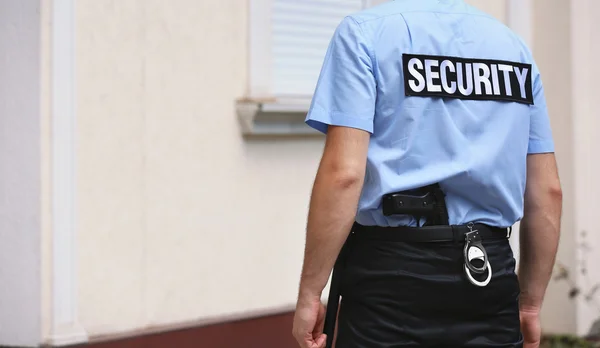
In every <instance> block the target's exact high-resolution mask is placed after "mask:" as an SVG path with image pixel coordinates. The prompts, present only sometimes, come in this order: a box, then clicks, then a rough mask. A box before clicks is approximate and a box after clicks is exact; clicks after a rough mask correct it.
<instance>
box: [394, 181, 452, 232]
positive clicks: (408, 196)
mask: <svg viewBox="0 0 600 348" xmlns="http://www.w3.org/2000/svg"><path fill="white" fill-rule="evenodd" d="M382 208H383V215H385V216H390V215H411V216H413V217H414V218H415V219H416V220H417V221H420V220H421V218H426V220H427V222H426V224H425V226H434V225H448V224H449V222H448V210H447V209H446V201H445V195H444V192H443V191H442V189H441V188H440V185H438V184H434V185H429V186H426V187H423V188H419V189H415V190H409V191H401V192H394V193H388V194H386V195H384V196H383V200H382Z"/></svg>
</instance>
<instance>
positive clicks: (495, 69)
mask: <svg viewBox="0 0 600 348" xmlns="http://www.w3.org/2000/svg"><path fill="white" fill-rule="evenodd" d="M492 85H493V86H494V95H500V80H499V79H498V66H497V65H496V64H492Z"/></svg>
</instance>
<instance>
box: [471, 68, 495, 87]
mask: <svg viewBox="0 0 600 348" xmlns="http://www.w3.org/2000/svg"><path fill="white" fill-rule="evenodd" d="M473 75H474V78H475V94H477V95H481V94H482V91H481V84H482V83H483V85H484V86H485V94H487V95H489V94H492V84H491V83H490V68H489V67H488V66H487V65H486V64H484V63H473Z"/></svg>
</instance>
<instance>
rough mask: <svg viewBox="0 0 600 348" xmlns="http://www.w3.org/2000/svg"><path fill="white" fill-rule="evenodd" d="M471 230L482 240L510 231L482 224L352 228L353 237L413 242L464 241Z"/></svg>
mask: <svg viewBox="0 0 600 348" xmlns="http://www.w3.org/2000/svg"><path fill="white" fill-rule="evenodd" d="M471 230H477V231H478V233H479V236H480V237H481V239H483V240H486V239H507V238H509V237H510V233H511V228H510V227H508V228H500V227H492V226H488V225H484V224H473V225H472V226H470V227H468V226H466V225H455V226H425V227H408V226H399V227H382V226H363V225H360V224H358V223H355V224H354V227H353V228H352V232H353V235H354V236H353V238H361V239H362V238H365V239H373V240H384V241H392V242H393V241H395V242H414V243H439V242H464V241H465V236H466V235H467V233H469V232H470V231H471Z"/></svg>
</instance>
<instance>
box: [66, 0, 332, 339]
mask: <svg viewBox="0 0 600 348" xmlns="http://www.w3.org/2000/svg"><path fill="white" fill-rule="evenodd" d="M77 5H78V8H77V44H76V46H77V86H78V99H77V101H78V102H77V119H78V130H77V132H78V134H77V137H78V153H77V162H78V167H77V170H78V186H77V192H78V195H77V201H78V239H79V241H80V242H79V247H78V267H79V296H80V298H79V312H80V320H81V322H82V324H83V325H84V327H85V328H86V330H88V333H89V334H90V335H91V336H94V335H99V334H106V333H111V334H114V333H118V332H123V331H129V330H134V329H141V328H149V327H156V326H162V325H166V324H178V323H185V322H191V321H196V320H203V319H211V318H219V317H223V316H229V315H237V314H243V313H244V312H246V311H254V310H269V309H277V308H280V307H282V306H283V307H290V306H291V305H292V304H293V303H294V300H295V296H296V286H297V279H298V275H299V266H300V263H301V257H302V255H301V254H302V245H303V240H304V229H303V226H304V224H305V217H306V212H307V205H308V194H309V192H310V188H311V184H312V179H313V177H314V174H315V171H316V166H317V164H318V160H319V155H320V151H321V148H322V138H317V139H312V140H311V139H271V140H244V139H242V137H241V136H240V131H239V127H238V123H237V118H236V114H235V100H236V99H237V98H239V97H242V96H244V94H245V91H246V84H247V81H246V79H247V71H246V65H247V62H246V57H247V47H246V44H247V30H246V28H247V18H246V15H247V8H246V2H242V1H239V0H222V1H195V0H177V1H175V3H173V1H159V0H154V1H150V0H128V1H121V0H119V1H117V0H94V1H81V2H78V3H77Z"/></svg>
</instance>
